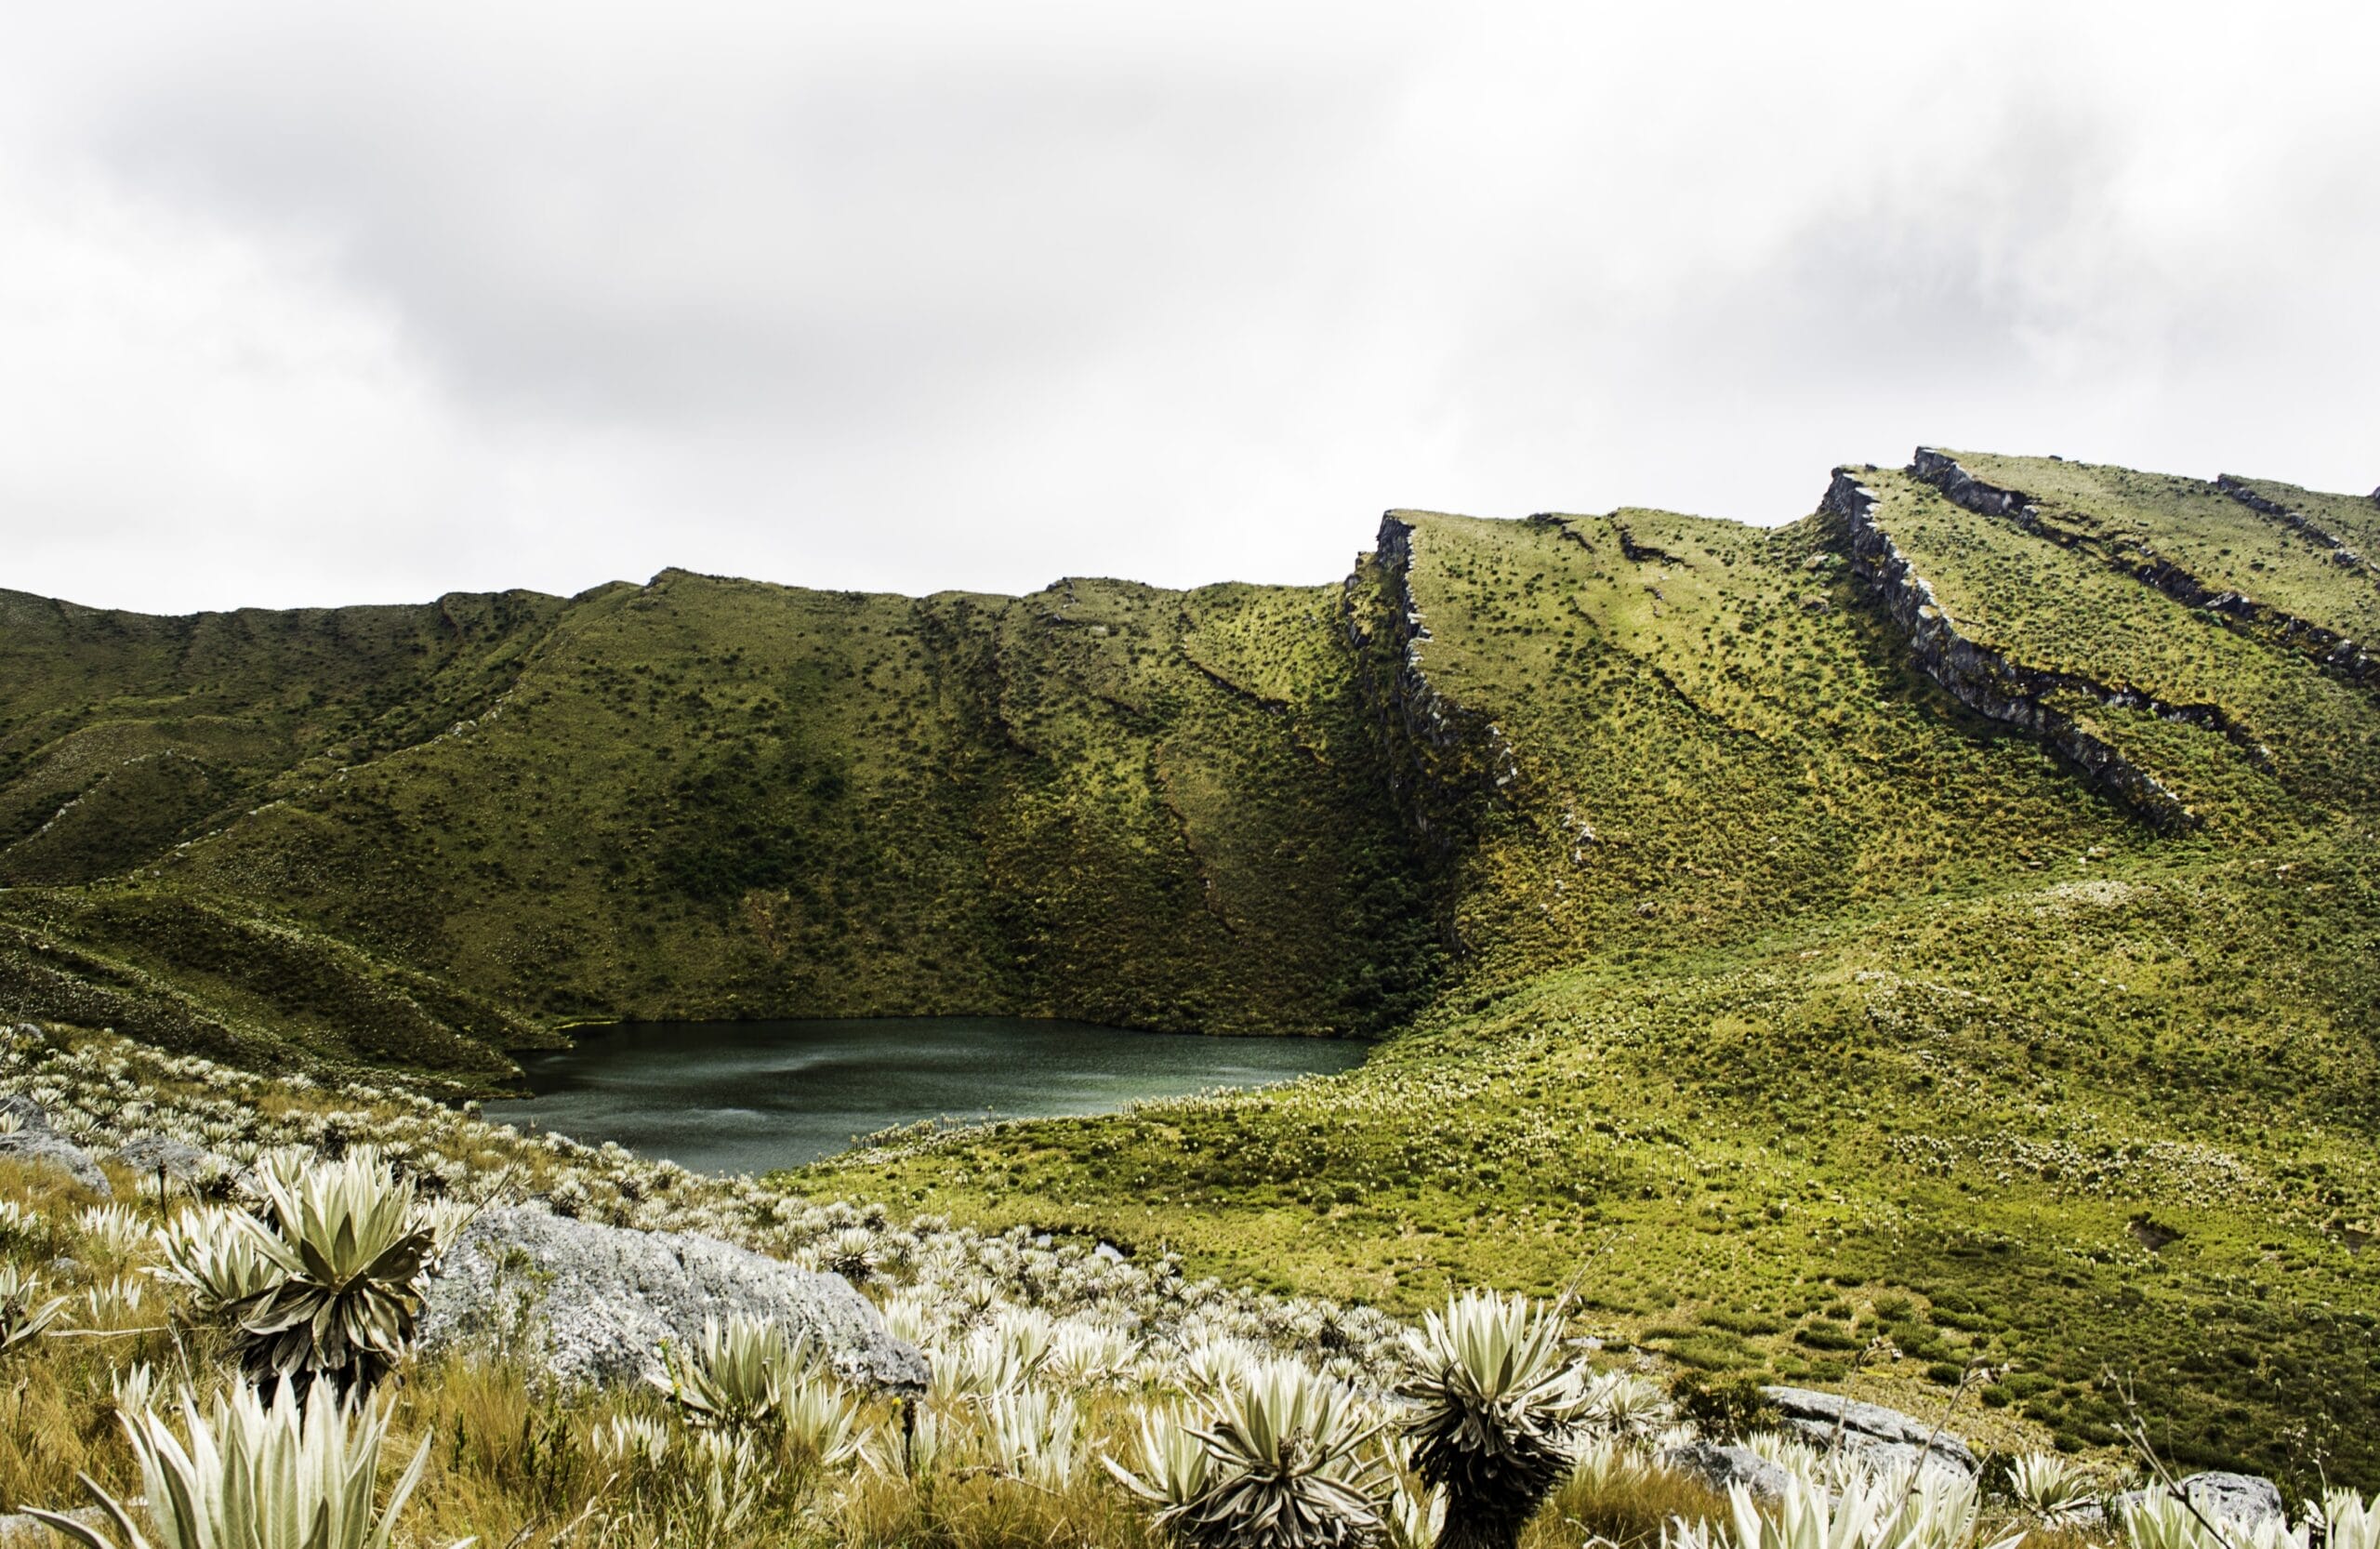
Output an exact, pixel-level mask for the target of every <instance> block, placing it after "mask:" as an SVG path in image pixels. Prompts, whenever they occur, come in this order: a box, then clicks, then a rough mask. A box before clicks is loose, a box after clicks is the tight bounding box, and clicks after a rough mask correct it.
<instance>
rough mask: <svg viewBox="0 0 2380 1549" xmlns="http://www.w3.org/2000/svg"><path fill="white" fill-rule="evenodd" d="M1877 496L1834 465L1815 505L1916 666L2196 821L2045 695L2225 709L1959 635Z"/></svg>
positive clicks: (2116, 787) (2215, 724) (2178, 712)
mask: <svg viewBox="0 0 2380 1549" xmlns="http://www.w3.org/2000/svg"><path fill="white" fill-rule="evenodd" d="M1953 466H1955V465H1953ZM1876 501H1877V496H1876V492H1875V491H1873V490H1871V489H1870V488H1868V487H1867V486H1866V485H1864V484H1862V483H1859V482H1858V480H1857V479H1855V478H1854V477H1853V476H1852V475H1851V472H1850V470H1847V469H1837V470H1835V472H1834V483H1832V484H1831V485H1830V486H1828V489H1827V492H1826V500H1825V502H1824V503H1823V505H1822V506H1821V507H1820V509H1821V510H1824V511H1826V512H1827V513H1828V514H1830V515H1831V516H1834V517H1836V518H1838V519H1839V520H1841V521H1842V523H1844V527H1845V531H1846V533H1847V534H1848V536H1849V538H1850V545H1851V573H1852V575H1853V576H1855V577H1857V578H1858V580H1859V581H1860V583H1861V584H1862V585H1864V586H1866V587H1867V588H1868V589H1869V590H1870V592H1871V593H1872V594H1873V595H1874V596H1875V597H1876V598H1877V600H1878V601H1880V602H1882V603H1883V604H1884V610H1885V612H1886V613H1888V614H1889V615H1890V616H1892V619H1893V622H1895V623H1896V624H1898V625H1899V626H1900V627H1901V629H1903V630H1905V631H1907V633H1908V636H1909V652H1910V655H1911V658H1912V659H1914V660H1915V661H1916V663H1917V665H1918V668H1919V669H1921V670H1922V671H1924V674H1925V675H1926V676H1927V677H1928V678H1931V679H1933V680H1934V682H1937V683H1938V684H1940V685H1941V686H1942V688H1943V689H1945V690H1946V691H1948V692H1949V694H1950V697H1952V698H1953V699H1956V700H1957V701H1958V702H1959V703H1960V704H1962V705H1964V706H1965V707H1966V708H1969V709H1971V710H1974V711H1975V712H1976V713H1977V714H1978V715H1983V716H1987V717H1989V718H1990V719H1991V720H1993V721H1998V722H2003V723H2005V724H2007V725H2011V726H2016V727H2019V728H2021V729H2023V730H2025V731H2028V732H2030V733H2032V734H2033V735H2036V736H2039V737H2041V738H2043V740H2044V741H2046V742H2048V743H2049V744H2050V746H2051V747H2053V748H2056V749H2057V750H2058V751H2059V752H2061V753H2063V754H2065V755H2066V756H2067V757H2068V758H2069V759H2070V760H2072V761H2074V762H2075V763H2076V764H2078V765H2079V766H2081V768H2082V769H2083V773H2084V774H2085V775H2089V776H2090V777H2091V778H2092V779H2093V780H2094V781H2096V783H2097V784H2099V785H2100V786H2101V787H2103V788H2106V789H2107V790H2109V792H2111V793H2112V794H2114V795H2115V796H2116V797H2118V798H2119V799H2120V800H2122V801H2124V802H2125V803H2126V804H2128V805H2130V806H2131V807H2132V808H2133V810H2134V811H2135V812H2137V813H2138V814H2140V815H2141V816H2142V817H2143V818H2145V819H2146V820H2147V821H2149V823H2150V824H2152V825H2154V826H2155V827H2161V828H2181V827H2189V826H2190V825H2191V824H2193V823H2195V822H2196V821H2197V819H2196V817H2195V815H2194V814H2192V813H2191V812H2190V810H2189V808H2188V807H2187V806H2185V805H2184V804H2183V802H2182V800H2181V798H2180V797H2178V796H2175V794H2174V793H2173V792H2172V791H2171V790H2168V789H2167V788H2165V787H2164V785H2163V784H2162V783H2161V782H2160V781H2159V780H2158V779H2157V777H2156V776H2155V775H2151V774H2149V772H2148V771H2147V770H2145V769H2142V768H2140V767H2139V766H2138V765H2136V764H2135V763H2133V762H2132V761H2130V760H2128V759H2126V758H2125V757H2124V756H2123V755H2122V753H2120V752H2118V751H2117V750H2116V749H2115V748H2113V747H2111V746H2109V744H2108V743H2107V742H2106V741H2105V740H2103V739H2102V738H2099V737H2096V736H2094V735H2091V734H2090V733H2089V732H2086V731H2084V730H2083V729H2082V728H2081V727H2080V726H2077V725H2076V724H2075V723H2074V721H2073V718H2072V717H2070V716H2068V715H2065V714H2063V713H2061V712H2059V711H2057V710H2056V709H2053V708H2050V706H2049V705H2048V704H2047V703H2045V701H2046V700H2047V699H2048V698H2049V696H2051V695H2056V694H2060V693H2066V694H2081V695H2087V696H2089V697H2090V698H2092V699H2095V700H2096V701H2098V702H2099V703H2100V704H2103V705H2106V706H2108V707H2109V708H2114V709H2140V710H2147V711H2148V712H2149V713H2150V714H2151V715H2155V716H2158V717H2160V718H2161V719H2164V720H2171V721H2183V722H2189V723H2190V724H2193V725H2202V726H2206V727H2207V728H2208V729H2209V730H2215V731H2225V732H2228V729H2229V728H2228V724H2227V723H2226V722H2224V721H2223V718H2222V712H2221V711H2220V710H2217V709H2215V708H2213V707H2210V706H2195V705H2165V704H2162V703H2160V702H2159V701H2157V700H2155V699H2153V698H2151V697H2149V695H2143V694H2140V693H2138V692H2137V691H2135V690H2131V689H2119V688H2112V687H2109V685H2107V684H2105V683H2097V682H2092V681H2091V680H2089V679H2087V678H2080V677H2076V676H2075V675H2073V674H2071V673H2065V672H2045V671H2043V670H2041V669H2036V668H2030V667H2025V666H2023V665H2021V664H2019V663H2016V662H2014V661H2011V660H2010V659H2009V658H2008V657H2007V656H2006V655H2003V654H2002V653H2001V652H1999V651H1996V650H1994V649H1992V648H1991V647H1990V646H1988V645H1983V644H1980V643H1978V642H1976V641H1974V640H1971V639H1969V638H1968V637H1967V636H1965V635H1964V634H1961V633H1960V632H1959V629H1958V626H1957V624H1956V623H1955V622H1953V621H1952V619H1951V618H1950V615H1948V614H1946V613H1944V612H1943V611H1942V607H1941V604H1940V602H1937V600H1936V598H1935V595H1934V588H1933V585H1932V583H1930V582H1928V581H1927V580H1926V579H1925V577H1924V576H1921V575H1919V574H1918V573H1917V569H1916V567H1915V566H1914V565H1913V564H1911V563H1910V560H1909V557H1908V556H1907V555H1905V554H1903V553H1902V552H1901V551H1900V549H1899V547H1898V546H1897V544H1895V543H1894V542H1893V540H1892V535H1891V534H1889V533H1887V532H1885V531H1884V528H1883V527H1881V526H1879V525H1878V524H1877V522H1876V517H1875V509H1876Z"/></svg>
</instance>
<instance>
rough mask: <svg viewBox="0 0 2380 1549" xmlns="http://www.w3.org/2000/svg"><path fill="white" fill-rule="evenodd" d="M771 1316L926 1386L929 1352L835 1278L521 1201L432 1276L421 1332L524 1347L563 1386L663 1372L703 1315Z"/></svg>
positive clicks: (484, 1224) (452, 1340)
mask: <svg viewBox="0 0 2380 1549" xmlns="http://www.w3.org/2000/svg"><path fill="white" fill-rule="evenodd" d="M710 1317H715V1318H718V1319H720V1320H721V1322H725V1321H727V1320H728V1319H731V1318H737V1317H744V1318H774V1319H776V1320H777V1321H778V1322H780V1323H782V1324H784V1325H785V1326H786V1328H787V1329H788V1330H791V1331H795V1332H798V1333H799V1332H806V1333H808V1334H809V1335H810V1337H811V1338H812V1339H813V1340H814V1341H815V1342H816V1343H817V1344H818V1345H819V1347H820V1348H822V1349H824V1350H825V1351H826V1354H827V1357H828V1358H829V1359H830V1360H832V1362H833V1363H834V1366H835V1370H837V1371H838V1372H839V1373H840V1374H841V1375H842V1377H843V1378H844V1379H845V1380H846V1381H849V1382H852V1383H854V1384H859V1385H862V1386H866V1387H871V1388H878V1389H881V1390H885V1391H889V1392H894V1393H918V1392H922V1391H923V1390H924V1388H925V1386H926V1384H927V1381H928V1378H929V1373H928V1371H927V1369H926V1362H925V1357H923V1356H921V1355H919V1353H918V1351H917V1350H916V1348H915V1347H914V1346H912V1345H909V1344H906V1343H905V1342H903V1341H901V1340H898V1339H895V1338H893V1334H892V1333H891V1331H888V1330H887V1329H886V1328H885V1327H884V1319H883V1318H882V1317H879V1316H878V1314H877V1311H876V1309H875V1307H874V1306H872V1305H870V1304H869V1303H868V1302H867V1300H866V1298H865V1297H863V1296H861V1295H860V1293H859V1292H858V1291H854V1290H853V1289H852V1286H851V1283H850V1282H849V1281H847V1280H845V1279H844V1278H842V1277H840V1276H839V1275H830V1274H826V1273H824V1272H822V1271H818V1270H808V1269H798V1268H795V1267H794V1266H793V1265H791V1264H782V1263H780V1262H778V1261H777V1260H775V1259H772V1258H767V1257H764V1256H763V1255H761V1254H759V1253H755V1252H752V1251H748V1250H747V1249H743V1248H738V1247H736V1246H734V1244H733V1243H727V1242H721V1241H720V1240H719V1239H718V1238H707V1237H699V1236H696V1235H694V1234H693V1233H687V1232H640V1231H635V1230H632V1229H630V1228H628V1227H622V1226H602V1225H596V1224H594V1223H592V1222H587V1221H575V1220H571V1219H568V1218H565V1217H562V1216H555V1215H548V1214H544V1213H542V1212H539V1211H528V1210H488V1211H482V1212H481V1214H480V1215H479V1216H478V1218H477V1219H475V1220H474V1221H472V1223H471V1224H470V1225H469V1227H467V1228H466V1229H465V1230H464V1231H463V1233H462V1234H461V1235H460V1236H459V1237H458V1238H456V1242H455V1244H454V1246H453V1247H452V1248H450V1249H449V1250H448V1251H447V1252H446V1254H445V1257H444V1260H443V1263H442V1264H441V1265H440V1267H439V1270H438V1273H437V1274H436V1275H434V1276H433V1277H432V1278H431V1279H430V1283H429V1287H428V1295H427V1298H426V1300H425V1304H424V1306H423V1308H422V1317H421V1328H420V1333H421V1343H422V1347H423V1349H424V1350H425V1351H426V1352H430V1353H435V1352H436V1351H437V1350H439V1349H440V1348H442V1347H444V1346H447V1345H451V1344H469V1343H471V1342H474V1341H495V1342H497V1343H500V1344H507V1345H511V1346H516V1347H517V1346H519V1345H521V1344H526V1346H527V1347H528V1348H530V1349H533V1350H535V1351H536V1353H537V1355H538V1357H540V1358H542V1359H543V1360H544V1362H545V1363H546V1364H547V1365H548V1366H549V1369H550V1370H552V1372H553V1373H554V1375H555V1376H556V1377H558V1378H560V1379H562V1381H564V1382H566V1383H597V1384H609V1383H621V1382H630V1381H634V1380H636V1379H638V1378H640V1377H642V1376H646V1375H658V1374H659V1373H660V1371H661V1360H660V1356H659V1350H660V1346H661V1344H662V1342H663V1341H665V1340H667V1341H668V1342H669V1343H670V1344H673V1345H677V1346H680V1347H683V1346H684V1345H686V1344H689V1343H691V1342H692V1341H693V1340H694V1339H695V1338H696V1337H697V1336H699V1335H700V1334H701V1332H702V1328H703V1322H704V1319H706V1318H710Z"/></svg>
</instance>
